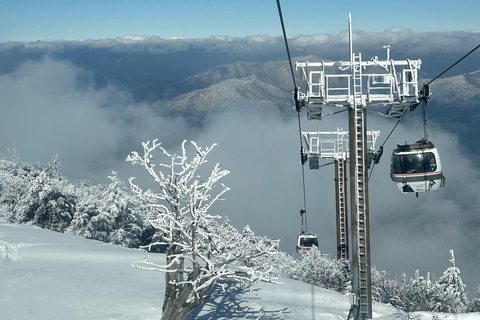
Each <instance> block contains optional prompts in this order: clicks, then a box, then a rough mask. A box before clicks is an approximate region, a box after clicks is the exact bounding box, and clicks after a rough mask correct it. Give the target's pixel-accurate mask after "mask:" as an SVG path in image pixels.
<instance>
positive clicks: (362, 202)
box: [350, 54, 371, 320]
mask: <svg viewBox="0 0 480 320" xmlns="http://www.w3.org/2000/svg"><path fill="white" fill-rule="evenodd" d="M353 93H354V103H353V109H354V110H353V112H354V117H355V121H354V125H355V150H350V152H351V154H352V153H353V152H355V157H352V156H350V165H354V169H355V182H354V184H355V194H353V195H352V196H354V197H356V199H355V206H356V208H355V211H356V217H355V221H352V223H355V224H356V227H357V235H358V236H357V243H356V246H357V248H356V250H355V251H356V255H357V257H354V258H353V259H357V261H358V279H357V281H358V283H357V285H358V288H357V295H358V298H359V315H360V316H359V319H362V320H363V319H369V318H371V310H370V309H371V307H370V306H371V302H370V301H369V299H370V296H371V295H370V294H369V293H368V292H369V290H371V288H370V279H369V278H370V270H369V269H368V268H370V266H369V252H367V248H368V247H369V246H368V245H367V244H368V241H369V239H367V234H368V233H367V230H366V228H367V225H368V223H367V219H368V208H367V206H368V203H367V201H368V200H367V198H368V196H367V192H368V190H367V188H368V187H367V183H368V182H367V174H368V172H367V163H366V161H367V159H366V155H367V152H366V151H367V150H366V149H367V146H366V132H365V130H366V125H365V110H364V103H363V101H362V69H361V55H360V54H359V55H353Z"/></svg>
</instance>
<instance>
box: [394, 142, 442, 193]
mask: <svg viewBox="0 0 480 320" xmlns="http://www.w3.org/2000/svg"><path fill="white" fill-rule="evenodd" d="M390 177H391V178H392V180H393V181H394V182H395V183H396V184H397V187H398V189H399V190H400V192H402V193H409V192H426V191H434V190H438V189H439V188H440V187H443V186H445V177H444V176H443V172H442V163H441V161H440V156H439V154H438V151H437V149H436V148H435V146H434V144H433V143H432V142H430V141H424V140H420V141H417V142H416V143H414V144H405V145H398V146H397V149H395V150H394V151H393V153H392V159H391V163H390Z"/></svg>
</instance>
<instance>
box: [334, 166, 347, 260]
mask: <svg viewBox="0 0 480 320" xmlns="http://www.w3.org/2000/svg"><path fill="white" fill-rule="evenodd" d="M345 163H346V161H345V159H344V158H343V157H340V158H339V159H337V160H335V166H336V169H337V170H336V179H335V181H336V187H337V192H336V195H337V210H338V213H337V219H338V220H337V229H338V230H337V237H338V238H337V246H338V248H337V259H338V260H341V261H347V260H349V257H348V216H347V206H346V202H347V194H346V190H345V186H346V177H345Z"/></svg>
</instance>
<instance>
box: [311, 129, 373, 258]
mask: <svg viewBox="0 0 480 320" xmlns="http://www.w3.org/2000/svg"><path fill="white" fill-rule="evenodd" d="M379 135H380V131H367V167H368V168H370V164H371V162H372V160H373V159H374V157H375V155H376V154H377V152H376V151H375V142H376V141H377V138H378V136H379ZM302 137H303V140H304V141H305V145H306V146H307V148H306V152H307V160H308V165H309V168H310V169H313V170H314V169H319V168H320V163H319V160H320V159H333V161H334V163H335V202H336V224H337V260H341V261H347V260H349V250H348V210H347V177H346V169H345V168H346V162H347V159H348V158H349V157H350V153H349V146H348V145H349V135H348V131H344V130H343V128H337V131H329V132H312V131H310V132H302Z"/></svg>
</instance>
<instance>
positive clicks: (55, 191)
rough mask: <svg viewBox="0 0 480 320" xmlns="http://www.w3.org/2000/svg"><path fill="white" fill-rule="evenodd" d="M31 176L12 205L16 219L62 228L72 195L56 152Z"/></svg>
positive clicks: (67, 218)
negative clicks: (19, 197)
mask: <svg viewBox="0 0 480 320" xmlns="http://www.w3.org/2000/svg"><path fill="white" fill-rule="evenodd" d="M31 177H32V175H31ZM33 177H34V178H33V179H32V180H29V181H28V185H27V190H26V192H25V194H24V195H23V196H22V198H21V199H20V200H19V201H18V204H17V205H16V207H15V211H14V214H15V220H16V222H22V223H25V222H31V223H33V224H35V225H37V226H39V227H41V228H45V229H49V230H54V231H60V232H63V231H64V230H65V229H66V228H67V227H68V226H69V224H70V221H71V220H72V218H73V212H74V208H75V198H74V196H73V189H72V187H71V185H70V184H69V183H68V181H66V180H65V179H63V178H62V177H61V175H60V163H59V161H58V158H57V156H54V157H53V158H52V160H51V161H50V162H49V163H48V164H47V166H46V167H45V168H44V169H43V170H41V172H40V173H39V174H38V175H34V176H33Z"/></svg>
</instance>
